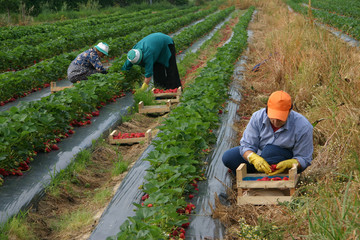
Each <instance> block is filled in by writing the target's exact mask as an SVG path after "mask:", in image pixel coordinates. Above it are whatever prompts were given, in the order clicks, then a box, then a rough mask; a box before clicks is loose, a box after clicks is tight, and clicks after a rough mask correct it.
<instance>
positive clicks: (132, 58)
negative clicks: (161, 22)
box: [122, 33, 181, 90]
mask: <svg viewBox="0 0 360 240" xmlns="http://www.w3.org/2000/svg"><path fill="white" fill-rule="evenodd" d="M134 64H135V65H140V66H141V67H145V80H144V83H143V85H142V87H141V89H142V90H145V89H147V88H148V87H149V83H150V80H151V77H152V76H153V78H154V85H155V86H156V87H159V88H164V89H172V88H177V87H180V86H181V82H180V77H179V71H178V68H177V65H176V50H175V43H174V41H173V40H172V38H171V37H169V36H168V35H166V34H164V33H152V34H150V35H148V36H146V37H144V38H143V39H141V40H140V41H139V42H138V43H137V44H135V46H134V47H133V48H132V49H131V50H130V51H129V52H128V54H127V60H126V62H125V63H124V65H123V67H122V70H130V69H131V67H132V66H133V65H134Z"/></svg>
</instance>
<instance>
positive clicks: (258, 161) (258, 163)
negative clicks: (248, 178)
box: [247, 153, 271, 174]
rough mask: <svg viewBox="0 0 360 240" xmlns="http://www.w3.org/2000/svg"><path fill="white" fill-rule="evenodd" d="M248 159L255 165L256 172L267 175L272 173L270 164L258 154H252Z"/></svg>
mask: <svg viewBox="0 0 360 240" xmlns="http://www.w3.org/2000/svg"><path fill="white" fill-rule="evenodd" d="M247 158H248V160H249V163H251V164H252V165H254V167H255V168H256V170H258V172H264V173H266V174H269V173H270V172H271V169H270V165H269V164H268V162H267V161H265V159H264V158H262V157H260V156H259V155H257V154H256V153H250V154H249V155H248V157H247Z"/></svg>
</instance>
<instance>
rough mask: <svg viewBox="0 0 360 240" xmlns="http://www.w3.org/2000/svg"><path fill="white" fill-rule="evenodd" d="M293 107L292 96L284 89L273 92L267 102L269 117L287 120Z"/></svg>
mask: <svg viewBox="0 0 360 240" xmlns="http://www.w3.org/2000/svg"><path fill="white" fill-rule="evenodd" d="M290 109H291V97H290V95H289V94H288V93H286V92H284V91H276V92H273V93H272V94H271V95H270V97H269V100H268V102H267V115H268V117H269V118H275V119H279V120H281V121H284V122H285V121H286V119H287V117H288V115H289V110H290Z"/></svg>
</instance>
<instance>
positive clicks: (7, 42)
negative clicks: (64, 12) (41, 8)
mask: <svg viewBox="0 0 360 240" xmlns="http://www.w3.org/2000/svg"><path fill="white" fill-rule="evenodd" d="M150 13H151V11H150V10H143V11H140V12H132V13H128V14H124V15H120V16H112V17H107V18H94V19H87V18H86V19H81V21H74V22H69V23H68V24H66V25H63V26H57V25H55V24H51V25H46V24H44V25H37V26H35V27H33V26H28V27H26V28H25V27H23V28H24V29H23V31H20V33H19V32H18V31H19V30H17V29H14V30H11V31H10V30H8V31H7V32H9V33H12V35H14V34H17V36H19V38H16V39H12V38H8V39H3V40H2V41H1V42H0V47H1V49H2V50H3V51H6V52H8V51H10V50H12V49H14V48H16V46H19V45H28V46H35V45H38V44H40V43H43V42H45V41H49V40H51V39H55V38H57V37H63V35H68V34H69V33H73V34H77V31H78V28H83V27H84V26H92V27H95V28H97V25H98V24H104V23H114V24H115V23H116V22H118V21H119V20H126V19H129V20H131V19H132V18H135V17H139V16H146V15H149V14H150ZM39 26H41V30H42V31H39V30H38V31H36V30H37V29H39V28H40V27H39ZM44 26H46V29H44ZM25 29H26V33H27V34H25V35H23V36H22V37H20V35H21V32H25ZM0 32H1V31H0ZM9 35H10V34H9Z"/></svg>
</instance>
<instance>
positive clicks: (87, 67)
mask: <svg viewBox="0 0 360 240" xmlns="http://www.w3.org/2000/svg"><path fill="white" fill-rule="evenodd" d="M108 54H109V46H108V45H107V44H106V43H103V42H100V43H99V44H97V45H96V46H95V47H93V48H90V49H88V50H86V51H85V52H83V53H80V54H79V55H78V56H77V57H76V58H75V59H74V60H73V61H72V62H71V63H70V66H69V68H68V70H67V77H68V79H69V81H70V82H72V83H76V82H77V81H81V80H87V78H88V76H90V75H92V74H95V73H103V74H106V73H107V71H106V69H105V68H104V66H103V65H102V63H101V61H100V58H102V57H104V55H106V56H108Z"/></svg>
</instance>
